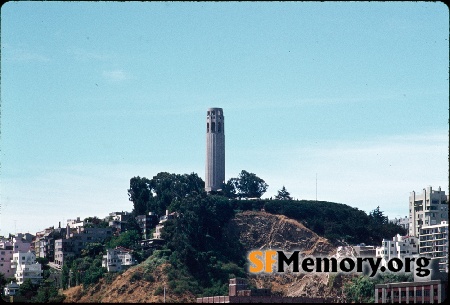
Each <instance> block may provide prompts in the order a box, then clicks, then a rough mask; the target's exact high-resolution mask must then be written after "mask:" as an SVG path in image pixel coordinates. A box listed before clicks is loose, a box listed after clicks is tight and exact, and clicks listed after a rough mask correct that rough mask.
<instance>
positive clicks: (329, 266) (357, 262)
mask: <svg viewBox="0 0 450 305" xmlns="http://www.w3.org/2000/svg"><path fill="white" fill-rule="evenodd" d="M248 259H249V261H250V263H251V264H250V267H249V271H250V273H260V272H265V273H272V272H274V269H273V265H274V264H275V263H276V266H277V268H276V269H275V272H285V264H286V265H287V266H288V267H289V266H291V265H292V268H290V271H291V272H307V273H308V272H360V273H362V272H364V271H365V270H367V268H369V271H370V277H373V276H375V275H376V274H377V272H378V271H381V272H385V271H387V270H389V271H391V272H400V271H402V272H411V265H415V271H416V275H417V276H420V277H424V276H428V275H429V274H430V272H431V271H430V270H429V269H427V268H426V267H428V265H429V263H430V260H429V258H426V257H417V258H414V257H405V259H404V261H403V260H401V259H399V258H392V259H390V260H389V261H388V262H387V264H386V267H387V268H386V267H385V266H381V261H382V259H381V258H379V257H378V258H375V257H357V258H350V257H346V258H342V259H339V260H338V259H337V258H335V257H331V258H327V257H301V256H300V251H294V252H292V253H290V254H285V252H283V251H274V250H267V251H262V250H255V251H251V252H249V254H248Z"/></svg>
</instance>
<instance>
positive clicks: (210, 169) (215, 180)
mask: <svg viewBox="0 0 450 305" xmlns="http://www.w3.org/2000/svg"><path fill="white" fill-rule="evenodd" d="M224 182H225V117H224V115H223V110H222V108H209V109H208V110H207V112H206V166H205V190H206V191H207V192H211V191H218V190H220V189H222V185H223V183H224Z"/></svg>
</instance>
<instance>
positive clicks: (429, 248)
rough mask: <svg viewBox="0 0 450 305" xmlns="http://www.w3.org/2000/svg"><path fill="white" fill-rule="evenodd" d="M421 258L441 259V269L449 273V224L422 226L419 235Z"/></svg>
mask: <svg viewBox="0 0 450 305" xmlns="http://www.w3.org/2000/svg"><path fill="white" fill-rule="evenodd" d="M419 253H420V255H421V256H426V257H430V258H437V259H439V269H440V270H441V271H444V272H448V222H447V221H441V223H440V224H436V225H432V226H422V228H421V229H420V235H419Z"/></svg>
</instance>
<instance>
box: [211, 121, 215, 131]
mask: <svg viewBox="0 0 450 305" xmlns="http://www.w3.org/2000/svg"><path fill="white" fill-rule="evenodd" d="M211 132H216V123H215V122H211Z"/></svg>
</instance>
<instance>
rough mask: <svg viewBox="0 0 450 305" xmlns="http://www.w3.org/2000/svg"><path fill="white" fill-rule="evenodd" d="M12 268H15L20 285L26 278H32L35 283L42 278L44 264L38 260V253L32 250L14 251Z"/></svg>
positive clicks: (15, 274)
mask: <svg viewBox="0 0 450 305" xmlns="http://www.w3.org/2000/svg"><path fill="white" fill-rule="evenodd" d="M11 268H13V269H15V273H14V276H15V278H16V282H17V284H19V285H21V284H22V283H23V282H24V281H25V280H26V279H30V280H31V282H33V283H34V284H37V283H39V282H40V280H41V279H42V266H41V264H39V263H38V262H36V255H35V254H34V253H33V252H31V251H28V252H17V253H14V254H13V259H12V261H11Z"/></svg>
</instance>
